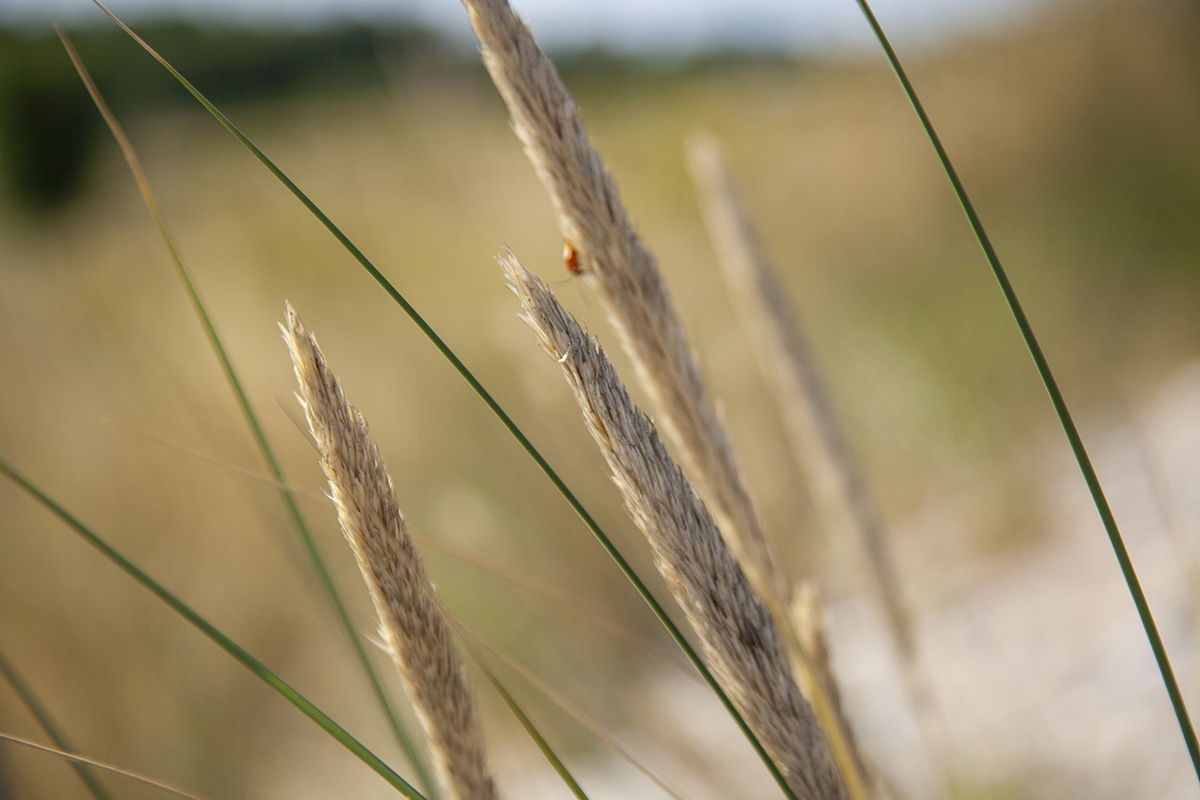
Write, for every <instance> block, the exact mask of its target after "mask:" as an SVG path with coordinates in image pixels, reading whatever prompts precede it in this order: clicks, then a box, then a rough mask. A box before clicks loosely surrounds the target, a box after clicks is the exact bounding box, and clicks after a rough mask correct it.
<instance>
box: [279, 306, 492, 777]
mask: <svg viewBox="0 0 1200 800" xmlns="http://www.w3.org/2000/svg"><path fill="white" fill-rule="evenodd" d="M280 327H281V329H282V330H283V338H284V341H286V342H287V346H288V352H289V353H290V354H291V357H292V364H293V366H294V367H295V372H296V380H297V381H298V382H299V384H300V392H299V397H300V402H301V404H302V405H303V406H304V414H305V416H306V417H307V418H308V426H309V429H310V430H311V431H312V435H313V438H314V439H316V441H317V447H318V449H320V451H321V468H322V469H323V470H324V471H325V476H326V477H327V478H328V479H329V490H330V496H331V497H332V498H333V502H334V505H336V506H337V512H338V522H339V523H341V526H342V531H343V532H344V533H345V534H346V540H347V541H348V542H349V543H350V548H351V549H352V550H353V551H354V557H355V560H356V561H358V567H359V569H360V570H362V574H363V579H364V580H365V581H366V583H367V588H368V589H369V590H370V593H371V600H372V601H373V602H374V604H375V610H376V612H377V613H378V614H379V632H380V636H381V637H382V639H383V645H384V648H385V649H386V650H387V651H388V653H389V654H390V655H391V656H392V660H393V661H395V663H396V668H397V669H398V670H399V672H400V677H401V679H402V681H403V683H404V690H405V692H406V693H407V694H408V697H409V700H411V701H412V704H413V709H414V710H415V711H416V712H417V717H418V718H419V719H420V720H421V726H422V727H423V728H424V729H425V736H426V739H427V741H428V742H429V746H430V750H431V751H432V753H433V761H434V766H435V768H436V770H437V775H438V779H439V781H440V783H441V786H442V789H443V790H444V791H445V792H446V793H447V795H448V796H449V797H450V798H452V799H453V800H499V795H498V794H497V792H496V785H495V783H494V782H493V781H492V775H491V771H490V770H489V768H488V765H487V755H486V752H485V748H484V744H483V730H482V729H481V728H480V725H479V716H478V714H477V712H476V710H475V700H474V697H473V696H472V693H471V687H470V685H469V684H468V683H467V679H466V675H464V674H463V668H462V664H461V662H460V661H459V658H458V654H457V653H456V652H455V650H454V643H453V637H452V636H451V634H450V625H449V623H448V622H447V621H446V617H445V614H444V613H443V611H442V607H441V601H440V600H439V599H438V596H437V593H436V592H435V591H434V589H433V585H432V584H431V583H430V582H429V578H427V577H426V576H425V566H424V563H423V562H422V561H421V557H420V555H418V553H417V550H416V548H415V547H414V546H413V542H412V537H410V536H409V535H408V526H407V525H406V524H405V522H404V517H403V516H402V515H401V514H400V508H399V505H398V503H397V501H396V493H395V491H394V490H393V488H392V479H391V477H390V476H389V475H388V473H387V470H386V469H385V467H384V465H383V459H382V457H381V456H380V455H379V450H378V448H376V447H375V445H374V443H373V442H372V441H371V437H370V433H369V432H368V430H367V423H366V421H365V420H364V419H363V417H362V414H360V413H359V411H358V409H356V408H355V407H354V406H353V405H351V403H350V401H349V400H348V399H347V398H346V396H345V393H344V392H343V391H342V386H341V383H340V382H339V381H338V379H337V376H336V375H334V373H333V372H332V371H331V370H330V369H329V367H328V365H327V364H326V362H325V357H324V355H322V353H321V349H320V347H318V346H317V340H316V339H315V338H314V337H313V335H312V334H311V333H309V332H308V331H306V330H305V329H304V324H303V323H302V322H301V321H300V317H299V316H298V315H297V314H296V312H295V310H294V309H293V308H292V307H291V305H290V304H289V305H288V307H287V322H286V324H284V325H281V326H280Z"/></svg>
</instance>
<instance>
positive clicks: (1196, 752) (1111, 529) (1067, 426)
mask: <svg viewBox="0 0 1200 800" xmlns="http://www.w3.org/2000/svg"><path fill="white" fill-rule="evenodd" d="M857 2H858V6H859V8H860V9H862V12H863V15H864V16H865V17H866V18H867V23H868V24H869V25H870V26H871V31H872V32H873V33H874V34H875V38H876V39H878V40H879V46H880V47H882V48H883V52H884V55H885V56H887V60H888V64H889V65H890V66H891V68H892V71H893V72H895V74H896V78H897V79H898V80H899V81H900V85H901V86H902V87H903V89H904V94H905V96H907V97H908V101H909V102H910V103H911V104H912V107H913V110H914V111H915V112H916V113H917V117H918V118H919V119H920V121H921V127H922V128H924V129H925V135H926V136H928V137H929V142H930V144H932V145H933V149H934V150H935V151H936V152H937V157H938V161H939V162H941V165H942V169H943V170H945V172H946V177H947V178H949V179H950V184H951V186H953V187H954V194H955V196H956V197H957V198H958V202H959V204H960V205H961V206H962V209H963V212H964V213H965V214H966V215H967V221H968V222H969V223H970V224H971V230H972V232H973V233H974V234H975V238H976V239H978V240H979V246H980V247H981V248H982V249H983V253H984V256H986V258H987V262H988V265H989V266H990V267H991V268H992V274H994V275H995V277H996V282H997V283H999V284H1000V290H1001V291H1002V292H1003V293H1004V299H1005V301H1006V302H1007V303H1008V307H1009V309H1010V310H1011V311H1012V315H1013V319H1014V320H1016V323H1017V327H1018V328H1019V329H1020V331H1021V338H1022V339H1024V341H1025V346H1026V348H1027V349H1028V350H1029V355H1030V356H1031V357H1032V358H1033V363H1034V365H1035V366H1036V367H1037V371H1038V376H1039V377H1040V378H1041V379H1042V384H1043V385H1044V386H1045V387H1046V393H1047V394H1048V395H1049V396H1050V402H1051V404H1052V405H1053V406H1054V413H1055V414H1057V415H1058V420H1059V423H1060V424H1061V425H1062V429H1063V432H1064V433H1065V434H1066V436H1067V441H1068V442H1069V443H1070V445H1071V452H1072V453H1073V454H1074V455H1075V461H1076V462H1077V463H1078V464H1079V470H1080V472H1082V473H1083V479H1084V481H1085V482H1086V483H1087V487H1088V491H1089V492H1090V493H1091V495H1092V502H1093V503H1095V505H1096V510H1097V511H1098V512H1099V514H1100V520H1101V522H1103V524H1104V530H1105V532H1106V533H1107V534H1108V541H1109V543H1110V544H1111V545H1112V548H1113V552H1114V553H1115V554H1116V556H1117V562H1118V563H1119V564H1120V566H1121V574H1122V575H1123V576H1124V577H1125V583H1126V585H1127V586H1128V587H1129V593H1130V594H1131V595H1132V596H1133V602H1134V605H1136V606H1137V612H1138V617H1139V618H1140V619H1141V621H1142V627H1143V628H1145V630H1146V637H1147V638H1148V639H1149V640H1150V648H1151V649H1152V650H1153V651H1154V660H1155V661H1156V662H1157V663H1158V670H1159V672H1160V673H1161V674H1162V678H1163V683H1164V684H1165V685H1166V688H1167V694H1168V695H1169V696H1170V698H1171V707H1172V708H1173V709H1174V711H1175V718H1176V720H1177V721H1178V722H1179V730H1180V732H1181V733H1182V734H1183V740H1184V742H1185V743H1186V744H1187V749H1188V756H1189V757H1190V758H1191V760H1192V767H1193V768H1194V769H1195V771H1196V777H1197V778H1200V742H1198V741H1197V739H1196V729H1195V727H1193V725H1192V719H1191V717H1190V716H1189V715H1188V710H1187V704H1186V703H1184V701H1183V694H1182V693H1181V692H1180V691H1179V682H1178V681H1177V680H1176V679H1175V670H1174V669H1172V668H1171V659H1170V657H1169V656H1168V655H1167V648H1166V646H1165V645H1164V644H1163V641H1162V636H1160V635H1159V632H1158V625H1157V624H1155V622H1154V614H1153V613H1151V611H1150V603H1149V602H1148V601H1147V600H1146V594H1145V592H1143V591H1142V584H1141V582H1140V581H1139V580H1138V576H1137V572H1136V571H1135V570H1134V568H1133V561H1132V560H1131V559H1130V558H1129V551H1128V550H1127V549H1126V548H1125V540H1124V539H1123V538H1122V537H1121V531H1120V529H1119V528H1118V527H1117V520H1116V517H1114V516H1113V513H1112V509H1111V508H1110V507H1109V505H1108V498H1106V497H1105V496H1104V488H1103V487H1102V486H1101V485H1100V479H1099V478H1098V477H1097V476H1096V470H1095V468H1094V467H1093V466H1092V460H1091V458H1089V457H1088V454H1087V449H1086V448H1085V447H1084V446H1083V437H1081V436H1080V435H1079V429H1078V428H1076V427H1075V421H1074V420H1073V419H1072V418H1071V412H1070V410H1069V409H1068V408H1067V402H1066V400H1065V399H1064V398H1063V395H1062V392H1061V391H1059V388H1058V382H1057V381H1056V380H1055V379H1054V373H1053V372H1051V371H1050V363H1049V362H1048V361H1047V360H1046V356H1045V355H1044V354H1043V353H1042V348H1041V345H1039V344H1038V340H1037V337H1036V336H1034V333H1033V326H1032V325H1030V324H1029V319H1028V318H1027V317H1026V316H1025V311H1024V310H1023V309H1022V308H1021V302H1020V300H1018V299H1017V293H1016V290H1015V289H1013V286H1012V282H1011V281H1009V279H1008V274H1007V273H1006V272H1005V271H1004V267H1003V266H1002V265H1001V264H1000V256H999V255H997V253H996V248H995V247H993V246H992V241H991V239H990V238H989V237H988V235H987V231H986V230H984V227H983V222H982V221H981V220H980V219H979V214H978V213H976V211H975V205H974V203H972V202H971V198H970V197H969V196H968V195H967V190H966V187H965V186H964V185H963V182H962V180H961V179H960V178H959V177H958V170H956V169H955V168H954V164H953V163H951V161H950V155H949V154H948V153H947V152H946V148H945V147H944V146H943V145H942V140H941V138H940V137H939V136H938V135H937V131H935V130H934V128H933V122H932V121H931V120H930V119H929V115H928V114H927V113H925V107H924V106H923V105H922V104H921V100H920V98H918V97H917V92H916V89H914V88H913V85H912V81H910V80H909V79H908V74H907V73H906V72H905V71H904V67H903V66H902V65H901V63H900V58H899V57H898V56H897V55H896V51H895V49H894V48H893V47H892V44H891V42H890V41H889V40H888V37H887V34H886V33H884V30H883V26H882V25H880V24H879V20H878V19H876V17H875V12H873V11H872V10H871V5H870V3H868V2H867V0H857Z"/></svg>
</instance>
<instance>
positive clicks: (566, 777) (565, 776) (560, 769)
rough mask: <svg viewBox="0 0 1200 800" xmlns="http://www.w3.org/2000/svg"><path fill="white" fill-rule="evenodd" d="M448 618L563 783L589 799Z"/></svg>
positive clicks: (582, 799)
mask: <svg viewBox="0 0 1200 800" xmlns="http://www.w3.org/2000/svg"><path fill="white" fill-rule="evenodd" d="M448 619H449V620H450V624H451V625H452V626H454V632H455V633H457V634H458V640H459V641H460V642H462V644H463V647H465V648H466V649H467V652H468V653H469V654H470V655H471V659H472V660H473V661H474V662H475V664H476V666H478V667H479V669H480V671H481V672H483V674H484V675H486V676H487V679H488V681H489V682H490V683H491V684H492V688H493V689H495V690H496V693H497V694H499V695H500V697H501V698H502V699H503V700H504V702H505V704H506V705H507V706H508V709H509V711H511V712H512V713H513V716H515V717H516V718H517V721H518V722H520V723H521V727H523V728H524V729H525V732H526V733H528V734H529V738H531V739H533V742H534V744H536V745H537V746H538V749H539V750H541V751H542V755H544V756H545V757H546V760H547V761H549V762H550V766H552V767H554V771H555V772H557V773H558V777H560V778H562V780H563V783H565V784H566V785H567V788H568V789H570V790H571V793H572V794H574V795H575V797H577V798H578V800H588V796H587V795H586V794H585V793H584V791H583V787H582V786H580V785H579V782H578V781H576V780H575V778H574V776H572V775H571V771H570V770H568V769H567V765H566V764H564V763H563V762H562V759H560V758H559V757H558V755H557V754H556V753H555V752H554V749H553V748H551V747H550V743H549V742H547V741H546V739H545V737H543V736H542V734H541V733H540V732H539V731H538V729H537V726H536V725H534V724H533V721H532V720H531V719H529V717H528V716H527V715H526V714H525V712H524V711H522V710H521V707H520V706H519V705H517V701H516V700H515V699H513V696H512V695H511V694H509V693H508V690H507V689H505V688H504V685H503V684H501V683H500V679H499V678H497V677H496V674H495V673H494V672H492V669H491V667H489V666H488V664H487V662H486V661H484V660H483V656H482V655H480V653H479V652H478V651H477V650H476V649H475V647H474V645H472V644H471V641H470V638H469V637H468V634H467V633H466V631H464V630H463V629H462V627H461V626H460V624H459V622H458V621H457V620H455V619H454V618H453V617H449V616H448Z"/></svg>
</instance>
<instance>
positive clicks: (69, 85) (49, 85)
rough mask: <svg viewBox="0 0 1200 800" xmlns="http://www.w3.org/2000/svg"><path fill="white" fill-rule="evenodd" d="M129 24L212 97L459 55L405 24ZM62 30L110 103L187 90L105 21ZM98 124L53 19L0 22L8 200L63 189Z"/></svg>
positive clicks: (303, 86)
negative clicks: (43, 25)
mask: <svg viewBox="0 0 1200 800" xmlns="http://www.w3.org/2000/svg"><path fill="white" fill-rule="evenodd" d="M138 33H139V35H141V36H142V37H143V38H144V39H145V40H146V41H147V42H148V43H149V44H150V45H151V46H152V47H154V48H156V49H157V50H159V52H161V53H163V54H164V55H165V56H166V57H167V58H168V59H170V60H171V62H172V64H174V65H175V67H176V68H178V69H179V70H180V72H181V73H182V74H184V75H185V76H187V77H188V79H189V80H191V81H192V82H193V83H194V84H195V85H196V86H197V88H199V89H200V90H201V91H202V92H204V93H205V94H206V95H207V96H208V97H210V98H211V99H212V100H213V101H214V102H217V103H230V102H238V101H254V100H264V99H269V98H275V97H280V96H285V95H287V94H289V93H294V92H297V91H303V90H311V89H319V88H321V87H336V86H344V85H347V84H349V83H362V82H371V81H374V82H378V81H380V80H382V75H383V71H384V69H385V68H386V69H404V68H405V66H406V65H408V64H411V63H412V62H414V61H416V60H420V61H423V62H430V61H434V60H441V61H447V62H465V57H464V54H462V53H459V52H456V51H455V50H454V49H453V48H452V47H451V46H450V45H449V44H448V43H447V42H445V41H444V40H443V39H441V38H439V37H438V36H437V35H436V34H434V33H432V32H430V31H428V30H424V29H420V28H415V27H391V28H384V27H368V26H366V25H344V26H341V27H337V28H329V29H322V30H311V31H286V32H278V31H276V32H263V31H255V30H250V29H245V28H220V27H209V26H204V27H202V26H199V25H195V24H191V23H183V22H160V23H157V24H150V25H140V26H138ZM70 36H71V40H72V42H73V43H74V45H75V47H76V49H77V50H78V51H79V54H80V56H81V57H82V58H83V60H84V62H85V63H86V64H87V66H88V69H89V71H90V72H91V73H92V76H93V77H94V78H95V80H96V83H97V85H98V86H99V87H100V90H101V91H102V92H103V93H104V95H105V98H106V99H107V100H108V102H109V104H110V105H112V106H113V108H114V110H115V111H116V112H117V113H118V114H128V113H129V112H131V111H133V112H136V111H141V110H145V109H149V108H154V107H161V106H164V105H170V104H177V103H192V102H194V101H193V100H192V99H191V97H190V96H189V95H188V94H187V92H186V91H185V90H184V89H183V88H182V87H181V86H179V84H178V83H177V82H176V81H175V80H174V78H172V77H171V76H170V75H169V74H168V73H167V72H166V71H165V70H164V69H163V68H162V67H161V66H159V65H158V63H156V62H155V61H154V60H153V59H151V58H150V57H149V56H148V55H147V54H146V53H145V52H143V51H142V50H141V48H140V47H138V46H137V44H136V43H134V42H133V41H132V40H130V39H129V37H128V36H126V35H125V34H124V33H123V32H122V31H120V30H119V29H117V28H116V26H112V27H111V28H88V29H85V30H81V31H72V32H70ZM101 125H102V121H101V119H100V116H99V114H97V112H96V110H95V108H93V107H92V103H91V100H90V99H89V97H88V95H87V92H86V90H85V89H84V87H83V84H82V83H81V81H80V80H79V77H78V76H77V75H76V74H75V71H74V69H73V68H72V66H71V62H70V59H68V57H67V55H66V53H65V52H64V50H63V47H62V44H61V43H60V42H59V40H58V37H57V36H56V35H55V34H54V32H53V31H43V32H38V33H36V34H27V33H18V32H14V31H6V30H0V184H2V185H3V189H4V194H5V195H7V196H8V197H9V199H10V201H14V202H16V203H17V204H18V205H20V206H22V207H24V208H25V209H26V210H28V211H30V212H33V213H40V212H46V211H51V210H53V209H54V208H56V207H58V206H60V205H62V204H63V203H65V202H66V201H67V200H69V199H70V198H71V197H72V196H73V195H74V194H75V193H76V192H77V190H78V189H79V188H80V185H81V182H82V181H83V178H84V176H85V174H86V166H87V162H88V158H89V155H90V153H91V150H92V148H93V146H94V143H95V142H96V139H97V134H98V133H99V132H100V127H101Z"/></svg>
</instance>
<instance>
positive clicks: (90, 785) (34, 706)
mask: <svg viewBox="0 0 1200 800" xmlns="http://www.w3.org/2000/svg"><path fill="white" fill-rule="evenodd" d="M0 675H3V676H4V679H5V680H6V681H8V685H9V686H11V687H12V688H13V691H14V692H16V693H17V697H19V698H21V702H22V703H24V704H25V707H26V708H28V709H29V713H30V714H33V716H34V718H35V719H36V720H37V721H38V724H39V725H41V726H42V730H44V731H45V732H46V735H47V736H49V737H50V741H52V742H54V745H55V746H56V747H57V748H58V749H59V750H66V751H68V752H74V751H75V747H74V746H73V745H72V744H71V743H70V742H69V741H68V740H67V737H66V736H65V735H64V734H63V732H62V730H61V729H60V728H59V727H58V724H57V723H56V722H55V721H54V718H53V717H52V716H50V712H49V711H47V710H46V707H45V706H44V705H42V702H41V700H39V699H38V697H37V695H36V694H34V692H33V689H32V688H30V686H29V684H28V683H26V682H25V680H24V678H22V677H21V674H20V673H19V672H17V668H16V667H14V666H13V665H12V663H11V662H10V661H9V660H8V659H7V658H5V657H4V654H3V653H0ZM70 763H71V769H73V770H75V774H76V775H78V776H79V780H81V781H83V783H84V785H85V786H87V789H88V791H89V792H91V794H92V797H94V798H96V800H112V795H110V794H109V793H108V790H107V789H105V788H104V785H103V784H101V783H100V779H99V778H97V777H96V776H95V775H93V774H92V771H91V769H90V768H88V766H87V765H86V764H81V763H79V762H78V761H72V762H70Z"/></svg>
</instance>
